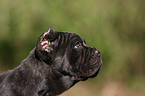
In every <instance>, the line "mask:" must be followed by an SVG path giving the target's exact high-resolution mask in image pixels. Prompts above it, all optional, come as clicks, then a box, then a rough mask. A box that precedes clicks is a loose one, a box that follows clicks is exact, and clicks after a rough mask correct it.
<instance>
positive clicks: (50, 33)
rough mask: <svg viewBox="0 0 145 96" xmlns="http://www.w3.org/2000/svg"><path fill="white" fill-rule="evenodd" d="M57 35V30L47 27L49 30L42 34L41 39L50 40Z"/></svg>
mask: <svg viewBox="0 0 145 96" xmlns="http://www.w3.org/2000/svg"><path fill="white" fill-rule="evenodd" d="M57 36H58V34H57V32H55V30H53V29H52V28H49V30H48V31H47V32H45V33H44V34H43V35H42V39H43V40H48V41H50V42H52V41H54V40H55V39H56V38H57Z"/></svg>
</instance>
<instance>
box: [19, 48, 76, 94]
mask: <svg viewBox="0 0 145 96" xmlns="http://www.w3.org/2000/svg"><path fill="white" fill-rule="evenodd" d="M35 56H36V54H35V48H34V49H33V50H32V51H31V52H30V54H29V56H28V58H26V59H25V60H24V61H23V62H22V63H23V64H22V65H21V66H23V67H24V66H27V67H28V68H32V69H30V70H33V69H35V70H33V73H32V74H33V76H35V77H37V78H39V80H40V81H39V83H38V82H33V83H35V87H37V88H36V89H34V90H36V91H37V93H38V95H39V96H55V95H58V94H60V93H62V92H64V91H66V90H67V89H69V88H70V87H71V86H73V85H74V84H75V83H77V81H75V80H73V77H70V76H67V75H64V74H62V73H60V72H59V71H57V70H54V69H53V68H51V67H50V65H49V64H46V63H45V62H43V61H40V60H39V59H37V58H36V57H35ZM32 59H33V60H32ZM34 60H35V64H34V63H33V62H34ZM29 66H31V67H29ZM26 74H27V73H26ZM42 74H43V75H42ZM42 76H43V77H42ZM33 81H37V80H33ZM36 85H37V86H36ZM35 87H34V88H35Z"/></svg>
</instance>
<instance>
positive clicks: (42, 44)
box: [36, 28, 58, 52]
mask: <svg viewBox="0 0 145 96" xmlns="http://www.w3.org/2000/svg"><path fill="white" fill-rule="evenodd" d="M57 36H58V33H57V32H55V30H53V29H52V28H49V30H48V31H47V32H45V33H43V34H42V35H41V36H40V37H39V39H38V41H37V45H36V48H37V49H38V50H41V51H46V52H51V51H52V50H53V49H52V46H51V43H52V42H53V41H55V40H56V38H57Z"/></svg>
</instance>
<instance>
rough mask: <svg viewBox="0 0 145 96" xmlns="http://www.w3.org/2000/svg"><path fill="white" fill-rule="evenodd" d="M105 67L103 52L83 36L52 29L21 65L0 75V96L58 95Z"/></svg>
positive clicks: (40, 38) (43, 35) (41, 37)
mask: <svg viewBox="0 0 145 96" xmlns="http://www.w3.org/2000/svg"><path fill="white" fill-rule="evenodd" d="M101 66H102V60H101V58H100V52H99V51H98V50H97V49H96V48H92V47H88V46H87V45H86V42H85V40H84V39H83V38H81V37H80V36H79V35H77V34H74V33H71V32H62V31H55V30H53V29H52V28H50V29H49V30H48V32H45V33H43V34H42V35H41V36H40V37H39V38H38V41H37V44H36V47H35V48H34V49H33V50H32V51H31V52H30V54H29V55H28V57H27V58H26V59H25V60H23V61H22V63H21V64H20V65H19V66H18V67H17V68H15V69H13V70H10V71H8V72H5V73H2V74H0V96H56V95H59V94H61V93H62V92H64V91H66V90H68V89H69V88H71V87H72V86H73V85H74V84H76V83H77V82H79V81H84V80H87V79H88V78H92V77H95V76H96V75H97V74H98V72H99V71H100V68H101Z"/></svg>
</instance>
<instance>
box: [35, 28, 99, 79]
mask: <svg viewBox="0 0 145 96" xmlns="http://www.w3.org/2000/svg"><path fill="white" fill-rule="evenodd" d="M36 51H37V55H38V57H39V59H40V60H43V61H44V62H45V63H47V64H49V65H50V66H51V68H53V69H54V70H57V71H58V72H60V73H62V74H64V75H68V76H74V78H75V80H86V79H87V78H90V77H94V76H96V75H97V74H98V72H99V70H100V68H101V65H102V60H101V58H100V52H99V51H98V50H97V49H96V48H92V47H88V46H87V45H86V42H85V40H84V39H83V38H81V37H80V36H79V35H77V34H74V33H70V32H62V31H61V32H60V31H54V30H53V29H51V28H50V29H49V30H48V32H45V33H43V34H42V35H41V36H40V37H39V39H38V41H37V45H36Z"/></svg>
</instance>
